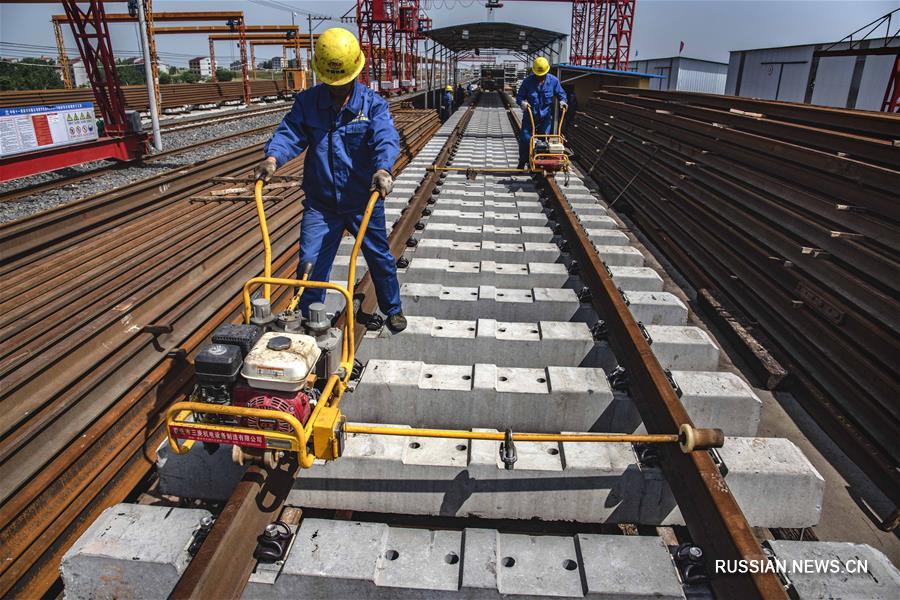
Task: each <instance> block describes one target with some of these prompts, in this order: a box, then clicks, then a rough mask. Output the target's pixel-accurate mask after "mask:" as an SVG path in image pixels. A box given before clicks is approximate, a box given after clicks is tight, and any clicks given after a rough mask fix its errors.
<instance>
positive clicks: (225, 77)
mask: <svg viewBox="0 0 900 600" xmlns="http://www.w3.org/2000/svg"><path fill="white" fill-rule="evenodd" d="M116 70H117V71H118V72H119V80H120V81H121V82H122V85H144V84H145V82H146V81H147V80H146V77H145V76H144V65H142V64H133V63H130V62H127V61H123V60H117V61H116ZM235 77H237V74H236V73H235V72H234V71H231V70H229V69H216V79H218V80H219V81H231V80H232V79H234V78H235ZM200 79H201V77H200V75H198V74H197V73H194V72H193V71H191V70H189V69H187V70H179V69H176V68H175V67H170V68H169V70H168V71H160V73H159V83H160V84H167V83H197V82H199V81H200ZM62 87H64V85H63V80H62V77H61V76H60V73H59V70H58V69H57V64H56V62H55V61H52V60H47V59H42V58H23V59H21V60H19V61H18V62H8V61H3V60H0V91H12V90H52V89H59V88H62Z"/></svg>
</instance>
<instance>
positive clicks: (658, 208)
mask: <svg viewBox="0 0 900 600" xmlns="http://www.w3.org/2000/svg"><path fill="white" fill-rule="evenodd" d="M570 125H571V126H570V127H569V130H568V136H569V140H570V144H571V147H572V148H573V150H574V151H575V153H576V154H577V156H578V159H579V162H580V164H581V165H582V166H583V167H584V168H585V169H586V170H587V171H589V172H590V174H591V175H592V176H593V177H594V178H595V179H597V180H598V181H600V182H601V183H602V185H603V188H604V189H603V191H604V192H605V194H606V196H607V198H608V200H609V201H610V202H611V203H612V204H614V205H615V206H616V208H617V209H619V210H621V211H625V212H626V213H627V214H630V215H631V216H632V218H633V219H634V220H635V222H636V223H637V224H638V225H640V227H641V229H642V231H644V232H645V233H646V235H647V236H649V237H650V238H651V240H652V241H653V242H654V243H655V244H657V245H658V246H659V247H660V248H661V249H662V250H663V252H664V253H666V254H667V255H668V256H669V257H670V258H671V259H672V260H673V262H674V263H675V264H677V265H678V267H679V269H681V270H682V272H683V273H684V274H685V275H686V276H687V278H688V279H689V280H690V282H691V284H692V285H693V286H694V287H695V288H696V289H697V290H698V292H699V294H698V296H699V299H700V301H701V306H702V305H703V304H704V300H705V304H707V306H714V305H716V303H717V300H716V298H717V297H721V298H723V300H724V302H725V308H726V309H727V308H728V303H731V305H732V306H733V307H735V308H736V309H738V311H740V312H741V313H743V315H744V316H745V317H746V318H747V319H748V320H749V321H748V322H749V326H748V329H751V330H752V333H753V335H755V336H761V337H762V339H764V340H768V341H767V345H769V344H771V345H772V349H773V352H774V355H775V358H776V359H777V360H778V361H780V363H781V364H782V365H783V366H784V367H785V368H786V370H787V373H788V374H789V375H788V377H787V378H785V379H784V380H783V382H779V379H780V378H781V376H779V375H778V374H777V373H773V372H772V371H771V370H770V369H769V368H768V367H765V366H764V365H765V364H769V363H767V362H766V361H764V360H761V359H760V356H759V351H758V350H757V351H748V359H749V360H750V361H751V362H752V361H757V364H758V365H760V366H759V372H760V374H761V375H763V377H762V378H761V379H762V381H761V383H762V384H766V383H768V384H769V387H772V388H776V389H782V388H784V389H790V390H793V391H796V392H797V396H798V398H799V399H800V400H801V402H802V403H803V404H804V405H805V406H806V408H807V409H808V410H809V412H810V413H811V414H812V415H813V416H814V417H815V418H816V419H817V420H818V421H819V423H820V424H821V425H822V426H823V427H824V428H825V429H826V430H827V431H828V432H829V434H830V435H831V436H832V437H833V438H834V439H835V440H836V441H837V442H838V444H839V445H840V446H841V447H842V449H843V450H844V451H845V452H847V453H848V455H850V456H851V458H853V459H854V460H855V461H856V462H857V463H858V464H860V466H861V467H862V468H863V469H864V470H866V471H867V473H868V474H869V476H870V477H872V478H873V479H874V480H875V481H876V483H877V484H878V485H879V487H881V488H882V489H883V490H884V491H885V492H886V493H887V494H888V495H889V496H890V497H891V498H892V500H893V502H894V503H895V505H896V504H898V502H900V477H898V471H897V465H898V463H900V445H898V440H900V423H898V419H900V409H898V404H897V392H898V389H900V375H898V371H897V368H896V366H897V359H896V357H897V355H898V352H900V337H898V332H900V320H898V316H900V306H898V301H897V298H898V282H900V280H898V278H897V273H898V258H900V244H898V222H900V205H898V202H897V200H898V195H897V194H898V190H900V147H898V144H900V142H898V140H900V115H895V114H886V113H871V112H863V111H855V110H840V109H833V108H825V107H818V106H809V105H800V104H788V103H783V102H773V101H762V100H753V99H749V98H733V97H724V96H712V95H705V94H693V93H679V92H656V91H650V90H635V89H633V88H622V87H611V88H606V89H605V90H602V91H600V92H597V93H595V95H594V97H593V98H591V99H589V100H588V101H586V102H584V103H583V105H582V112H580V113H579V114H578V116H577V118H576V119H575V120H574V121H573V122H572V123H571V124H570ZM748 347H749V346H748ZM758 359H759V360H758Z"/></svg>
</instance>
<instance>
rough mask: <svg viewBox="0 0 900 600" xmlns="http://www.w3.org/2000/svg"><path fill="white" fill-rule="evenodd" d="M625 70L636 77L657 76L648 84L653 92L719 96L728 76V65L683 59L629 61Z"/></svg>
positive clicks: (673, 57) (722, 91)
mask: <svg viewBox="0 0 900 600" xmlns="http://www.w3.org/2000/svg"><path fill="white" fill-rule="evenodd" d="M628 68H629V69H630V70H631V71H637V72H638V73H648V74H650V75H659V77H660V78H659V79H651V80H650V89H652V90H668V91H681V92H703V93H707V94H722V93H724V92H725V80H726V78H727V76H728V63H721V62H715V61H711V60H702V59H699V58H688V57H686V56H671V57H668V58H650V59H647V60H632V61H630V62H629V63H628Z"/></svg>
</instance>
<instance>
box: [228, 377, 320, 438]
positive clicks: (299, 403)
mask: <svg viewBox="0 0 900 600" xmlns="http://www.w3.org/2000/svg"><path fill="white" fill-rule="evenodd" d="M231 403H232V404H233V405H234V406H247V407H249V408H262V409H265V410H280V411H282V412H286V413H288V414H291V415H294V416H295V417H297V419H298V420H299V421H300V423H302V424H303V425H306V421H307V420H308V419H309V414H310V412H311V409H310V406H309V396H308V395H306V393H305V392H302V391H299V392H279V391H275V390H260V389H257V388H252V387H250V386H249V385H245V384H241V383H239V384H237V385H236V386H234V392H233V393H232V400H231ZM241 426H242V427H250V428H253V429H266V430H269V431H284V432H288V431H290V430H291V428H290V426H289V425H288V424H287V423H285V422H284V421H281V420H278V419H274V418H273V419H257V418H255V417H242V418H241Z"/></svg>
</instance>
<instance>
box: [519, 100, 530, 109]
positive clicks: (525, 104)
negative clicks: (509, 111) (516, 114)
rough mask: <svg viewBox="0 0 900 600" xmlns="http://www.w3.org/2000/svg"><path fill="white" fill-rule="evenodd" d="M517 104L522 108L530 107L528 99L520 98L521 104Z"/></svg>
mask: <svg viewBox="0 0 900 600" xmlns="http://www.w3.org/2000/svg"><path fill="white" fill-rule="evenodd" d="M519 106H521V107H522V110H528V109H529V108H531V105H530V104H528V100H522V104H520V105H519Z"/></svg>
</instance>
